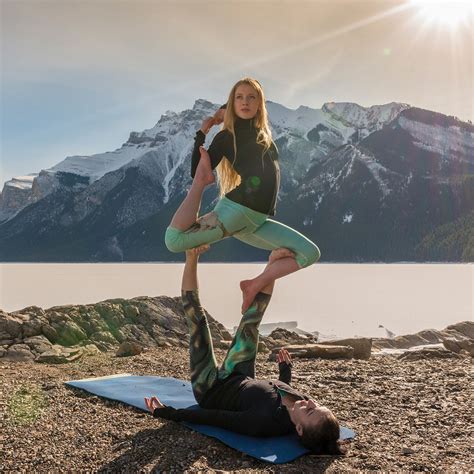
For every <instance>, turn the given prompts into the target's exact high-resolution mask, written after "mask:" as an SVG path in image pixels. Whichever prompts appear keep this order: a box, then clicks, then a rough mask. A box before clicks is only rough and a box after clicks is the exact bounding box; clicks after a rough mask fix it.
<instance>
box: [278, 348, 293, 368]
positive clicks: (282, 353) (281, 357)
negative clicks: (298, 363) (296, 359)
mask: <svg viewBox="0 0 474 474" xmlns="http://www.w3.org/2000/svg"><path fill="white" fill-rule="evenodd" d="M280 362H285V363H286V364H288V365H291V356H290V353H289V352H288V351H287V350H286V349H280V350H279V352H278V354H277V363H278V364H279V363H280Z"/></svg>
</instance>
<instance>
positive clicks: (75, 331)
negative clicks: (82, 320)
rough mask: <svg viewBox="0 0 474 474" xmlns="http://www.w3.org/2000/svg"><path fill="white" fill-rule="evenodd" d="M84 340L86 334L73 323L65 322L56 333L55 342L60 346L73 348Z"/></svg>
mask: <svg viewBox="0 0 474 474" xmlns="http://www.w3.org/2000/svg"><path fill="white" fill-rule="evenodd" d="M84 339H87V334H86V333H85V332H84V331H83V330H82V329H81V328H80V327H79V326H78V325H77V324H76V323H75V322H74V321H66V322H65V324H63V325H62V327H61V329H60V330H59V331H58V338H57V340H56V341H55V342H56V343H57V344H61V345H62V346H74V345H75V344H77V343H79V342H80V341H82V340H84Z"/></svg>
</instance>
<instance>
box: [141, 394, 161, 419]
mask: <svg viewBox="0 0 474 474" xmlns="http://www.w3.org/2000/svg"><path fill="white" fill-rule="evenodd" d="M145 405H146V407H147V408H148V411H149V412H150V413H151V414H152V415H153V412H154V411H155V410H156V409H157V408H164V407H165V405H163V403H161V402H160V400H158V398H157V397H155V396H153V397H151V398H146V397H145Z"/></svg>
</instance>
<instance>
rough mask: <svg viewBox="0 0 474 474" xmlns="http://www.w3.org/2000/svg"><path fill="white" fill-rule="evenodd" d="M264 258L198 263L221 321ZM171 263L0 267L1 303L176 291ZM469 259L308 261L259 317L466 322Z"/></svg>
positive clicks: (405, 326) (232, 317)
mask: <svg viewBox="0 0 474 474" xmlns="http://www.w3.org/2000/svg"><path fill="white" fill-rule="evenodd" d="M264 267H265V265H264V264H263V263H238V264H237V263H234V264H229V263H201V264H200V266H199V283H200V294H201V302H202V304H203V306H204V307H205V308H206V309H207V310H208V311H209V313H210V314H211V315H212V316H213V317H215V318H216V319H218V320H219V321H220V322H221V323H222V324H224V325H225V326H226V327H228V328H232V327H233V326H234V325H236V324H238V321H239V319H240V306H241V291H240V288H239V281H240V280H243V279H248V278H252V277H254V276H256V275H258V274H259V273H260V272H261V271H262V270H263V268H264ZM182 269H183V264H180V263H67V264H62V263H60V264H58V263H34V264H32V263H6V264H0V288H1V291H0V308H1V309H3V310H4V311H9V312H11V311H14V310H18V309H21V308H24V307H26V306H30V305H36V306H41V307H42V308H49V307H51V306H55V305H64V304H85V303H95V302H98V301H102V300H104V299H108V298H132V297H134V296H159V295H168V296H178V295H179V294H180V284H181V272H182ZM473 315H474V265H473V264H470V263H468V264H452V263H448V264H443V263H430V264H420V263H393V264H381V263H374V264H360V263H358V264H347V263H317V264H315V265H312V266H310V267H308V268H306V269H303V270H300V271H299V272H296V273H294V274H291V275H288V276H286V277H284V278H282V279H280V280H277V282H276V285H275V290H274V294H273V298H272V300H271V302H270V304H269V306H268V309H267V312H266V314H265V317H264V320H263V322H279V321H297V322H298V327H299V328H301V329H305V330H307V331H315V330H316V331H319V332H321V333H322V334H323V335H326V336H330V335H336V336H340V337H350V336H354V335H357V336H373V337H385V330H384V329H382V328H379V325H383V326H384V327H385V328H388V329H389V330H390V331H392V332H394V333H395V334H397V335H399V334H409V333H414V332H417V331H420V330H422V329H430V328H431V329H443V328H444V327H446V326H447V325H448V324H453V323H456V322H459V321H463V320H472V319H473Z"/></svg>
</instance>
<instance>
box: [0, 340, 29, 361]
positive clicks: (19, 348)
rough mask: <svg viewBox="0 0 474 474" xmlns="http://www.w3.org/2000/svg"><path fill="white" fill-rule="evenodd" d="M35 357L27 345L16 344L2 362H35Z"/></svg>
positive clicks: (10, 348) (7, 352)
mask: <svg viewBox="0 0 474 474" xmlns="http://www.w3.org/2000/svg"><path fill="white" fill-rule="evenodd" d="M34 358H35V355H34V354H33V353H32V352H31V350H30V348H29V347H28V346H27V345H26V344H15V345H13V346H10V347H9V348H8V349H7V351H6V353H5V354H4V356H3V358H2V360H11V361H14V362H28V361H33V360H34Z"/></svg>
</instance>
